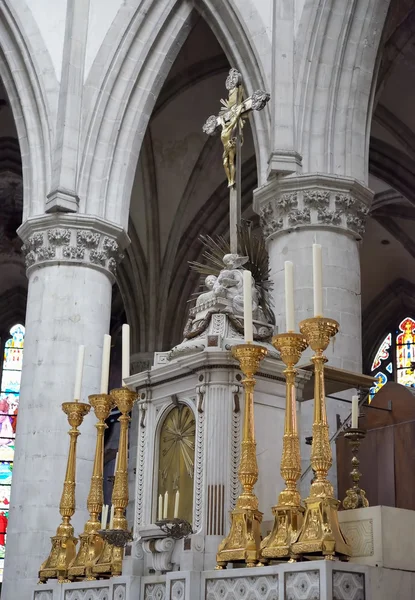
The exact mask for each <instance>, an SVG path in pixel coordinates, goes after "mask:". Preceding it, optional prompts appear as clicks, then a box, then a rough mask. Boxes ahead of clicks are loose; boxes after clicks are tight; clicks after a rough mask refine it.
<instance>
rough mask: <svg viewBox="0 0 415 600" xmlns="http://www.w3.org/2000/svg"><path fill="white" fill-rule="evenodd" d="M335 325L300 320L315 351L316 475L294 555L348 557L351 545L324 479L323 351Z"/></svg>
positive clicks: (327, 456) (327, 457) (327, 455)
mask: <svg viewBox="0 0 415 600" xmlns="http://www.w3.org/2000/svg"><path fill="white" fill-rule="evenodd" d="M338 328H339V325H338V323H337V322H336V321H334V320H333V319H328V318H325V317H314V318H311V319H306V320H305V321H302V322H301V323H300V331H301V333H302V334H303V335H304V337H305V338H306V340H307V342H308V344H309V346H310V347H311V349H312V350H313V351H314V352H315V354H314V356H313V357H312V359H311V360H312V362H313V363H314V422H313V443H312V446H311V466H312V467H313V471H314V473H315V478H314V480H313V483H312V484H311V489H310V495H309V497H308V498H307V499H306V500H305V504H306V512H305V516H304V523H303V527H302V529H301V531H300V534H299V536H298V540H297V541H296V542H295V543H294V544H293V545H292V552H293V555H294V556H299V555H304V554H313V555H320V556H321V555H323V556H324V557H325V558H326V559H328V560H329V559H334V558H335V557H339V558H342V559H346V560H347V559H348V558H349V557H350V554H351V550H350V547H349V545H348V544H347V542H346V540H345V538H344V536H343V534H342V532H341V530H340V526H339V518H338V512H337V511H338V508H339V504H340V502H339V501H338V500H336V499H335V498H334V490H333V486H332V484H331V483H330V481H329V480H328V479H327V473H328V471H329V469H330V467H331V466H332V463H333V458H332V452H331V446H330V436H329V426H328V423H327V413H326V400H325V388H324V363H325V362H327V358H326V357H325V356H324V354H323V352H324V351H325V350H326V348H327V346H328V345H329V342H330V339H331V338H332V337H333V336H334V335H336V333H337V331H338Z"/></svg>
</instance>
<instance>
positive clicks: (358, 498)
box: [343, 427, 369, 510]
mask: <svg viewBox="0 0 415 600" xmlns="http://www.w3.org/2000/svg"><path fill="white" fill-rule="evenodd" d="M365 436H366V431H365V430H364V429H355V428H352V427H351V428H350V429H347V430H346V431H345V433H344V437H345V438H347V439H348V440H349V443H350V448H351V450H352V454H353V457H352V467H353V469H352V472H351V473H350V475H351V478H352V481H353V486H352V487H351V488H349V489H348V490H347V491H346V497H345V499H344V500H343V507H344V508H345V509H346V510H350V509H352V508H365V507H367V506H369V501H368V499H367V498H366V492H365V490H362V489H361V488H360V486H359V482H360V477H361V473H360V472H359V464H360V463H359V447H360V444H361V442H362V440H363V439H364V438H365Z"/></svg>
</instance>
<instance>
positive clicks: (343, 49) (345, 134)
mask: <svg viewBox="0 0 415 600" xmlns="http://www.w3.org/2000/svg"><path fill="white" fill-rule="evenodd" d="M389 1H390V0H370V1H369V2H368V1H367V0H365V1H363V0H350V1H349V2H343V0H325V1H323V2H322V1H321V0H306V2H305V6H304V9H303V13H302V17H301V20H300V24H299V31H298V35H297V39H298V40H300V42H299V48H298V52H297V63H296V80H297V81H298V82H299V84H298V85H297V89H296V95H295V97H296V100H295V104H296V107H297V139H298V140H300V144H301V147H300V149H299V151H300V153H301V154H302V155H303V168H304V171H309V172H323V173H335V174H338V175H345V176H349V177H354V178H356V179H359V180H361V181H364V182H366V181H367V169H368V146H369V133H370V123H371V113H372V102H373V89H374V85H373V83H374V81H375V80H376V60H377V52H378V46H379V43H380V39H381V33H382V29H383V26H384V21H385V17H386V13H387V8H388V5H389ZM301 40H304V41H303V43H302V44H301ZM374 72H375V76H374V77H373V73H374Z"/></svg>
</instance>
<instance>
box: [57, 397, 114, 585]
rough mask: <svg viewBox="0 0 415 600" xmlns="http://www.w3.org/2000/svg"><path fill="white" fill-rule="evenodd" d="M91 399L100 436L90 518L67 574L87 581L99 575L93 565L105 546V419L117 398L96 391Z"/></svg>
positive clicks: (91, 494)
mask: <svg viewBox="0 0 415 600" xmlns="http://www.w3.org/2000/svg"><path fill="white" fill-rule="evenodd" d="M89 403H90V404H91V406H92V408H93V409H94V412H95V416H96V417H97V419H98V422H97V423H96V425H95V427H96V429H97V438H96V445H95V458H94V467H93V470H92V477H91V486H90V490H89V495H88V499H87V508H88V512H89V519H88V521H87V522H86V523H85V527H84V532H83V533H81V535H80V536H79V539H80V544H79V550H78V553H77V555H76V557H75V560H74V561H73V562H72V564H71V565H70V567H69V569H68V577H69V578H70V579H75V578H85V579H86V580H87V581H89V580H94V579H96V577H95V576H94V574H93V572H92V568H93V566H94V564H95V562H96V561H97V559H98V558H99V556H100V555H101V553H102V550H103V546H104V540H103V538H102V537H101V536H100V535H99V533H98V531H99V530H100V528H101V523H100V521H99V520H98V515H99V513H100V512H101V509H102V505H103V503H104V490H103V475H104V473H103V471H104V434H105V429H106V428H107V425H106V424H105V419H107V418H108V417H109V414H110V411H111V408H112V407H113V405H114V400H113V399H112V397H111V396H110V395H108V394H93V395H91V396H89Z"/></svg>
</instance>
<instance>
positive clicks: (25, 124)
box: [0, 0, 57, 220]
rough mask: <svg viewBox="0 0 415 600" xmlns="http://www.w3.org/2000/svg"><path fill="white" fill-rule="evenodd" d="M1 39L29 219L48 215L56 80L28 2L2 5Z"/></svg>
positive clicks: (2, 72)
mask: <svg viewBox="0 0 415 600" xmlns="http://www.w3.org/2000/svg"><path fill="white" fill-rule="evenodd" d="M18 15H19V16H18ZM23 21H24V22H23ZM27 31H30V35H28V33H27ZM0 40H1V46H0V77H1V79H2V81H3V83H4V87H5V89H6V92H7V95H8V99H9V102H10V107H11V109H12V112H13V116H14V120H15V124H16V129H17V134H18V138H19V144H20V153H21V157H22V167H23V169H22V170H23V186H24V187H23V189H24V193H23V220H25V219H26V218H27V217H29V216H32V215H36V214H41V213H43V212H44V206H45V200H46V194H47V191H48V185H49V181H50V173H51V164H50V157H51V150H50V147H51V139H50V136H51V126H50V122H49V117H50V114H51V110H50V106H49V105H48V100H47V98H46V93H45V87H44V86H45V84H46V85H47V86H48V89H49V90H50V92H51V93H52V94H53V93H54V92H56V98H57V81H56V77H55V74H54V71H53V66H52V62H51V60H50V56H49V54H48V52H47V50H46V48H45V45H44V43H43V40H42V38H41V35H40V33H39V30H38V28H37V25H36V23H35V22H34V19H33V17H32V15H31V12H30V10H29V9H28V7H27V5H26V2H25V1H24V0H5V1H4V2H1V4H0ZM40 73H41V75H40ZM42 82H43V83H42Z"/></svg>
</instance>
